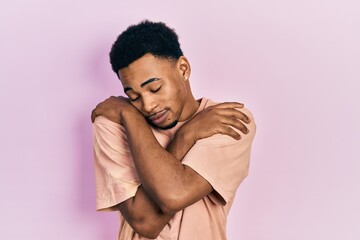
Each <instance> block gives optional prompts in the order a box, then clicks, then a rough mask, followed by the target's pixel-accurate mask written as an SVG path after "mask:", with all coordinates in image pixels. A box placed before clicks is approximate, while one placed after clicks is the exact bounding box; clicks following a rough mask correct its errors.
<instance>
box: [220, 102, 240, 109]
mask: <svg viewBox="0 0 360 240" xmlns="http://www.w3.org/2000/svg"><path fill="white" fill-rule="evenodd" d="M214 107H216V108H243V107H244V104H243V103H238V102H224V103H219V104H216V105H214Z"/></svg>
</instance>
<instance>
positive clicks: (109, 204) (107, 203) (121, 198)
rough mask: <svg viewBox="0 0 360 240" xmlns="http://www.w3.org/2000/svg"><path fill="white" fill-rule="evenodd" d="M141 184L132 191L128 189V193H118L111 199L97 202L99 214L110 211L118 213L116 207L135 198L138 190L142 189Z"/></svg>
mask: <svg viewBox="0 0 360 240" xmlns="http://www.w3.org/2000/svg"><path fill="white" fill-rule="evenodd" d="M140 185H141V184H140V183H139V184H138V185H134V187H132V188H131V189H128V190H127V191H126V193H125V194H124V193H117V194H115V195H114V197H113V198H111V199H100V198H98V199H97V200H96V211H99V212H108V211H116V210H118V209H117V208H115V206H116V205H118V204H120V203H122V202H125V201H126V200H128V199H130V198H132V197H134V196H135V195H136V192H137V190H138V188H139V187H140Z"/></svg>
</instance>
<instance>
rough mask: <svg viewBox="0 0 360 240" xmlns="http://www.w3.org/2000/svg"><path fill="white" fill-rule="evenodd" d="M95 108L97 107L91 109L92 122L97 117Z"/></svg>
mask: <svg viewBox="0 0 360 240" xmlns="http://www.w3.org/2000/svg"><path fill="white" fill-rule="evenodd" d="M95 109H96V108H94V109H93V110H92V111H91V122H92V123H94V121H95V118H96V113H95Z"/></svg>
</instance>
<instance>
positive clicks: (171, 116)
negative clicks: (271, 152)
mask: <svg viewBox="0 0 360 240" xmlns="http://www.w3.org/2000/svg"><path fill="white" fill-rule="evenodd" d="M189 74H190V65H189V64H188V62H187V60H186V58H180V59H179V60H178V61H177V62H175V63H173V62H166V61H165V62H164V61H154V57H153V56H145V57H142V58H140V59H139V60H137V61H135V62H134V63H132V64H131V65H130V66H129V67H127V68H126V69H121V70H120V71H119V76H120V78H121V81H122V83H123V86H124V88H125V89H130V88H131V90H127V91H126V92H127V94H128V96H129V98H130V99H132V101H130V100H129V99H127V98H123V97H110V98H109V99H107V100H105V101H104V102H102V103H100V104H99V105H98V106H97V107H96V109H94V111H93V113H92V121H94V120H95V118H96V116H99V115H103V116H105V117H106V118H108V119H109V120H111V121H114V122H117V123H119V124H122V125H123V126H124V127H125V129H126V134H127V137H128V144H129V147H130V150H131V154H132V157H133V160H134V164H135V167H136V169H137V172H138V175H139V178H140V181H141V183H142V185H141V186H140V187H139V189H138V191H137V192H136V195H135V196H134V197H133V198H130V199H128V200H126V201H124V202H122V203H120V204H118V205H117V206H116V207H118V208H119V210H120V212H121V213H122V215H123V216H124V218H125V219H126V221H127V222H128V223H129V224H130V225H131V226H132V228H133V229H134V230H135V231H136V232H137V233H139V234H140V235H143V236H146V237H149V238H155V237H156V236H157V235H158V234H159V233H160V231H161V230H162V229H163V228H164V226H165V225H166V224H167V223H168V222H169V220H170V219H171V218H172V217H173V215H174V214H175V213H176V212H177V211H179V210H181V209H184V208H185V207H187V206H189V205H191V204H193V203H195V202H197V201H198V200H200V199H201V198H203V197H205V196H206V195H208V194H210V193H211V192H212V191H213V188H212V187H211V185H210V184H209V183H208V182H207V181H206V180H205V179H204V178H203V177H202V176H200V175H199V174H198V173H197V172H195V171H194V170H193V169H191V168H189V167H187V166H186V165H183V164H182V163H181V160H182V159H183V157H184V156H185V155H186V153H187V152H188V151H189V149H191V147H192V146H193V145H194V144H195V143H196V141H198V140H199V139H203V138H207V137H210V136H212V135H214V134H219V133H220V134H225V135H229V136H231V137H233V138H234V139H237V140H239V139H240V138H241V137H240V134H239V133H238V132H236V131H235V130H234V129H233V128H235V129H238V130H239V131H241V132H243V133H244V134H246V133H247V132H248V129H247V127H246V124H248V123H250V119H249V118H248V117H247V116H246V115H245V114H243V113H242V112H241V111H238V110H237V109H241V108H242V107H243V105H242V104H239V103H222V104H218V105H215V106H212V107H209V108H207V109H205V110H203V111H202V112H200V113H198V114H196V115H195V116H194V113H195V112H196V110H197V108H198V102H197V101H196V100H195V99H194V98H193V97H192V94H191V91H190V88H189V84H188V81H187V78H186V76H189ZM154 77H157V78H160V79H161V80H159V81H152V82H150V83H148V84H146V86H143V87H141V85H142V84H143V83H144V82H146V81H147V80H148V79H151V78H154ZM169 85H170V86H169ZM159 87H160V88H161V89H163V90H167V89H172V90H167V91H162V92H161V91H154V90H157V89H158V88H159ZM171 91H173V92H171ZM174 94H176V96H177V99H176V101H172V99H171V98H174V96H175V95H174ZM134 99H136V100H135V103H134ZM136 101H138V102H136ZM151 116H155V117H152V118H151ZM144 117H145V118H144ZM149 117H150V119H149ZM146 118H147V120H148V121H151V120H154V122H155V123H156V124H158V127H160V128H163V127H166V126H169V124H171V123H173V122H174V121H175V120H180V121H184V120H188V119H190V120H189V121H188V122H187V123H186V124H184V125H183V126H182V127H181V128H180V129H179V130H178V131H177V133H176V134H175V136H174V139H173V140H172V141H171V142H170V144H169V146H168V148H167V149H164V148H163V147H162V146H161V145H160V144H159V143H158V141H157V140H156V138H155V137H154V135H153V133H152V131H151V128H150V127H149V125H148V121H146ZM159 119H160V120H161V121H159ZM156 124H154V125H156ZM232 127H233V128H232ZM140 142H141V144H139V143H140ZM219 161H220V160H219Z"/></svg>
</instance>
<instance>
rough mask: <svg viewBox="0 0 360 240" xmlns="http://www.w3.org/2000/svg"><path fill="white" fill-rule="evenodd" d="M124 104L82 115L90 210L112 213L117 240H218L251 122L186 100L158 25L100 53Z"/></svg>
mask: <svg viewBox="0 0 360 240" xmlns="http://www.w3.org/2000/svg"><path fill="white" fill-rule="evenodd" d="M110 62H111V65H112V69H113V70H114V72H115V73H116V74H117V75H118V77H119V79H120V81H121V83H122V85H123V88H124V92H125V93H126V95H127V96H128V98H125V97H110V98H109V99H107V100H105V101H104V102H102V103H100V104H99V105H98V106H97V107H96V108H95V109H94V110H93V112H92V121H93V122H94V123H93V129H94V154H95V175H96V203H97V210H115V211H120V217H121V226H120V233H119V239H125V240H127V239H147V238H150V239H155V238H156V239H163V240H168V239H181V240H192V239H207V240H210V239H214V240H219V239H226V219H227V215H228V212H229V210H230V207H231V205H232V203H233V199H234V196H235V192H236V189H237V187H238V186H239V184H240V183H241V181H242V180H243V179H244V178H245V177H246V176H247V173H248V167H249V159H250V151H251V144H252V141H253V138H254V135H255V123H254V120H253V117H252V115H251V113H250V112H249V111H248V110H247V109H245V108H244V107H243V105H242V104H240V103H222V104H215V103H214V102H212V101H211V100H209V99H206V98H202V99H199V100H196V99H195V98H194V97H193V95H192V93H191V89H190V84H189V77H190V74H191V68H190V64H189V61H188V60H187V58H186V57H184V55H183V53H182V50H181V48H180V44H179V42H178V37H177V35H176V33H175V32H174V31H173V30H172V29H170V28H168V27H167V26H166V25H165V24H164V23H154V22H149V21H144V22H141V23H139V24H137V25H133V26H130V27H129V28H128V29H127V30H126V31H124V32H123V33H122V34H121V35H120V36H119V37H118V39H117V40H116V41H115V43H114V45H113V46H112V49H111V52H110Z"/></svg>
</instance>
